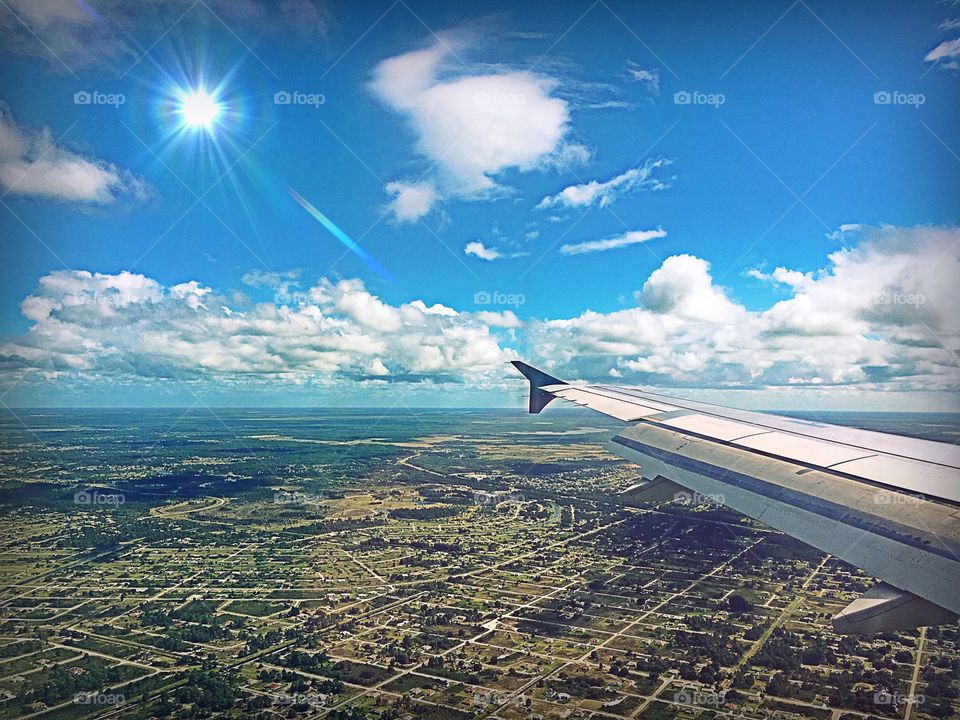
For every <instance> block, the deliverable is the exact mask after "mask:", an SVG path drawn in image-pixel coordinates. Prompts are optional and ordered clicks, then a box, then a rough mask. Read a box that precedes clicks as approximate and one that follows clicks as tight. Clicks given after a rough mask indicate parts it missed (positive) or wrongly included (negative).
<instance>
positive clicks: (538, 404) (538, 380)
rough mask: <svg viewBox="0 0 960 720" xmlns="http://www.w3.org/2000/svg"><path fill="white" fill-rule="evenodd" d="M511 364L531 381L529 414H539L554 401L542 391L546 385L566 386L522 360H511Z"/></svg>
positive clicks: (551, 396) (561, 381)
mask: <svg viewBox="0 0 960 720" xmlns="http://www.w3.org/2000/svg"><path fill="white" fill-rule="evenodd" d="M510 364H511V365H513V366H514V367H515V368H516V369H517V370H519V371H520V373H521V374H522V375H523V376H524V377H525V378H526V379H527V380H529V381H530V402H529V405H528V412H530V413H531V414H533V415H536V414H537V413H539V412H540V411H541V410H543V409H544V408H545V407H546V406H547V405H548V404H549V403H550V401H551V400H553V397H554V396H553V395H551V394H550V393H548V392H547V391H545V390H543V389H542V388H543V386H544V385H566V383H565V382H564V381H563V380H558V379H557V378H555V377H554V376H553V375H548V374H547V373H545V372H543V370H538V369H537V368H535V367H533V366H532V365H529V364H528V363H525V362H523V361H522V360H511V361H510Z"/></svg>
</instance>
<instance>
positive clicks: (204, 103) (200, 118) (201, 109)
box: [179, 90, 223, 130]
mask: <svg viewBox="0 0 960 720" xmlns="http://www.w3.org/2000/svg"><path fill="white" fill-rule="evenodd" d="M222 111H223V107H222V106H221V105H220V103H219V102H217V99H216V98H215V97H214V96H213V95H211V94H210V93H208V92H206V91H204V90H194V91H192V92H185V93H183V94H182V95H181V96H180V110H179V112H180V115H181V116H182V117H183V124H184V125H186V126H187V127H189V128H197V129H200V128H202V129H204V130H209V129H210V128H212V127H213V125H214V124H215V123H216V122H217V118H218V117H219V116H220V113H221V112H222Z"/></svg>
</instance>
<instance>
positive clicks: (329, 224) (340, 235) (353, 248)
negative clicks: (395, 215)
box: [287, 188, 395, 283]
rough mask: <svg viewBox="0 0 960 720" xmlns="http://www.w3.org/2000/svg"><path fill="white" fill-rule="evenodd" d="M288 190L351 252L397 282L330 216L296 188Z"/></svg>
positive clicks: (389, 280)
mask: <svg viewBox="0 0 960 720" xmlns="http://www.w3.org/2000/svg"><path fill="white" fill-rule="evenodd" d="M287 192H289V193H290V196H291V197H292V198H293V199H294V200H296V201H297V202H298V203H299V204H300V206H301V207H302V208H303V209H304V210H306V211H307V212H308V213H310V215H312V216H313V218H314V219H315V220H317V221H318V222H319V223H320V224H321V225H323V226H324V227H325V228H326V229H327V230H329V231H330V233H331V234H332V235H333V236H334V237H335V238H337V240H339V241H340V242H342V243H343V244H344V245H345V246H346V248H347V249H348V250H349V251H350V252H352V253H353V254H354V255H356V256H357V257H358V258H360V259H361V260H363V261H364V262H365V263H366V264H367V266H368V267H370V269H371V270H373V271H374V272H376V273H377V274H378V275H379V276H380V277H382V278H383V279H384V280H386V281H388V282H390V283H394V282H395V280H394V279H393V278H392V277H391V276H390V273H388V272H387V271H386V270H385V269H384V268H383V267H382V266H381V265H380V263H378V262H377V261H376V260H374V259H373V258H372V257H370V255H369V254H368V253H367V251H366V250H364V249H363V248H362V247H360V246H359V245H357V243H355V242H354V241H353V240H352V239H351V238H350V236H349V235H347V234H346V233H345V232H344V231H343V230H341V229H340V228H339V227H337V225H336V224H335V223H334V222H333V221H332V220H331V219H330V218H328V217H327V216H326V215H324V214H323V213H322V212H320V211H319V210H317V208H315V207H314V206H313V205H311V204H310V201H309V200H307V199H306V198H304V197H303V196H302V195H300V193H298V192H297V191H296V190H292V189H290V188H287Z"/></svg>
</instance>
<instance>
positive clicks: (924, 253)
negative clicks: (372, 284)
mask: <svg viewBox="0 0 960 720" xmlns="http://www.w3.org/2000/svg"><path fill="white" fill-rule="evenodd" d="M858 240H859V241H858V242H857V243H856V244H854V245H852V246H850V247H847V248H843V249H840V250H837V251H835V252H833V253H832V254H831V255H830V256H829V258H828V262H827V263H826V264H825V265H824V266H823V267H821V268H817V269H814V270H798V269H791V268H777V269H775V270H774V271H773V272H772V273H769V274H767V273H759V272H758V273H754V277H758V280H757V282H777V283H779V284H781V285H782V287H783V288H784V289H785V290H786V291H787V292H788V293H789V296H788V297H786V298H785V299H783V300H780V301H778V302H775V303H773V304H771V305H770V306H769V307H767V308H765V309H761V310H752V309H748V308H747V307H746V306H744V305H743V304H742V303H741V302H738V301H737V300H736V299H735V298H733V297H731V296H730V293H729V292H728V291H727V290H726V289H725V288H723V287H722V286H720V285H718V284H717V282H716V280H715V278H714V276H713V270H712V268H711V267H710V264H709V263H708V262H707V261H706V260H704V259H702V258H698V257H695V256H693V255H689V254H678V255H674V256H672V257H669V258H667V259H666V260H665V261H664V262H663V263H662V265H661V266H660V267H659V268H657V269H656V270H655V271H654V272H652V273H651V274H650V275H649V276H648V277H647V278H646V279H642V280H641V281H638V285H639V287H638V288H637V290H636V292H635V305H633V306H631V307H627V308H624V309H622V310H617V311H613V312H606V313H602V312H594V311H589V310H588V311H585V312H583V313H581V314H580V315H577V316H575V317H569V318H559V319H549V318H548V319H538V318H528V319H526V320H521V319H520V318H518V317H517V316H516V314H515V313H514V312H512V311H506V312H491V310H490V308H489V307H488V306H484V307H482V308H481V307H478V308H476V309H457V308H454V307H449V306H446V305H442V304H437V303H432V304H431V303H428V302H426V301H424V300H420V299H416V300H411V301H409V302H404V303H401V304H399V305H392V304H390V303H387V302H385V301H384V300H383V299H381V298H378V297H376V296H375V295H373V294H372V293H370V292H369V291H368V290H367V289H366V288H365V287H364V285H363V283H361V282H360V281H358V280H339V281H333V280H329V279H321V280H320V281H319V282H317V283H316V284H314V285H313V286H312V287H309V288H307V289H306V290H305V291H304V292H303V293H300V294H298V295H297V297H298V301H297V303H287V302H281V301H276V300H275V301H273V302H259V303H257V302H253V301H251V300H250V299H249V298H246V297H245V296H243V295H242V294H239V293H229V294H220V293H217V292H215V291H214V290H212V289H211V288H208V287H206V286H204V285H203V284H202V283H200V282H198V281H196V280H188V281H185V282H182V283H177V284H174V285H170V286H164V285H162V284H161V283H159V282H158V281H157V280H155V279H152V278H149V277H145V276H143V275H139V274H135V273H129V272H121V273H117V274H101V273H91V272H87V271H79V270H70V271H67V270H63V271H56V272H52V273H49V274H48V275H45V276H43V277H42V278H41V279H40V282H39V284H38V286H37V288H36V290H35V291H34V292H33V293H31V294H30V295H29V296H28V297H27V298H26V299H24V301H23V303H22V305H21V310H22V313H23V315H24V316H25V317H26V318H27V319H28V320H29V321H30V323H31V325H30V328H29V330H28V331H27V332H25V333H23V334H22V335H20V336H17V337H13V338H9V339H7V341H6V342H4V343H3V344H2V346H0V363H2V364H0V382H2V384H3V385H4V386H10V385H13V384H15V383H20V382H23V383H24V384H25V385H27V386H29V384H30V383H31V382H39V383H44V384H45V385H46V386H50V385H53V386H54V387H55V386H56V384H57V383H59V382H68V381H71V380H77V379H83V380H87V381H90V382H96V381H109V380H110V379H115V378H128V379H129V378H133V379H137V380H139V381H150V382H174V383H176V382H182V381H187V380H189V381H208V382H220V383H222V382H225V381H229V382H231V383H236V384H238V385H243V384H256V383H258V382H261V383H262V382H265V381H269V383H270V384H271V385H273V386H275V385H277V384H292V385H296V384H305V383H327V384H333V385H336V387H338V388H339V389H340V391H341V392H347V393H349V392H350V390H349V388H350V387H352V386H353V385H354V384H357V383H360V384H363V385H364V386H365V387H366V386H368V385H369V384H371V383H373V384H398V383H399V384H402V385H404V386H406V387H409V388H411V389H412V390H413V391H416V389H417V388H437V387H438V386H449V385H460V386H462V385H463V384H464V383H470V386H471V387H476V386H481V385H482V386H484V387H487V388H492V390H493V391H495V392H496V393H497V397H501V396H502V398H503V400H502V402H503V403H506V402H509V401H510V400H511V399H512V398H513V397H514V395H512V394H511V389H513V390H515V389H516V388H517V387H518V386H517V385H516V383H514V382H513V380H514V376H513V375H512V374H511V372H510V371H509V369H507V368H505V366H504V365H503V363H504V362H505V361H507V360H509V359H511V358H515V357H518V356H519V355H521V349H523V356H524V358H525V359H527V360H529V361H531V362H534V363H539V364H541V365H542V366H543V367H544V368H545V369H547V370H548V371H550V372H552V373H553V374H556V375H557V376H559V377H563V378H566V379H569V380H577V379H584V380H589V381H594V382H597V381H600V382H604V381H607V382H609V378H610V376H611V375H612V376H613V377H617V378H618V382H623V383H626V384H639V385H647V386H655V387H661V388H670V387H673V388H696V389H697V391H696V392H697V393H698V394H700V396H701V397H703V393H704V392H705V389H721V390H723V389H748V390H753V391H758V392H762V393H765V395H763V397H765V398H766V399H767V400H769V398H771V397H774V396H779V397H787V398H793V399H794V400H796V399H797V398H801V397H804V395H803V394H802V393H810V392H815V393H817V397H819V398H825V399H826V402H827V404H831V403H832V404H833V406H834V407H836V406H837V404H838V403H841V404H842V403H846V402H850V401H851V399H853V398H856V397H859V398H861V399H862V398H864V397H876V396H875V395H871V393H894V394H896V393H916V394H921V395H923V397H926V398H937V402H938V407H940V408H944V407H948V408H953V409H958V410H960V407H957V400H956V398H957V392H958V391H960V359H958V357H957V353H956V351H957V348H960V316H958V314H957V313H956V311H955V308H956V303H955V296H956V288H957V287H958V286H960V257H958V253H960V228H935V227H916V228H894V227H881V228H865V229H863V230H861V231H860V234H859V235H858ZM271 277H272V276H271ZM253 279H255V278H251V280H253ZM256 279H257V281H258V282H261V283H262V282H267V281H268V280H270V279H271V278H266V279H264V278H259V277H258V278H256ZM286 279H287V277H286V276H284V277H278V278H277V281H278V282H283V281H285V280H286ZM528 348H529V350H528ZM357 387H360V385H357ZM368 392H369V391H368ZM448 397H450V396H448ZM736 397H737V396H732V397H731V396H727V398H726V399H727V401H735V398H736ZM898 397H900V396H899V395H898ZM904 397H906V396H904ZM787 404H788V406H789V402H788V403H787ZM796 404H797V403H796V402H794V403H793V406H796ZM821 406H822V405H821Z"/></svg>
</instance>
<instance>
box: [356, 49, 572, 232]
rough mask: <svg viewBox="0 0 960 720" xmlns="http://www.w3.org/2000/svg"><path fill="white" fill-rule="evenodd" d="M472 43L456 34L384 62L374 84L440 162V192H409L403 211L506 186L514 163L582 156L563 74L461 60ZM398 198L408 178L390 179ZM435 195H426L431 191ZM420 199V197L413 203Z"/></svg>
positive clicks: (421, 150) (424, 152)
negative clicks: (562, 88)
mask: <svg viewBox="0 0 960 720" xmlns="http://www.w3.org/2000/svg"><path fill="white" fill-rule="evenodd" d="M454 47H455V48H456V52H458V53H461V52H466V51H467V50H469V49H470V48H469V46H468V44H467V43H464V42H461V41H459V40H458V39H456V38H454V37H453V36H448V37H445V38H443V39H441V40H438V41H436V42H435V43H434V44H432V45H431V46H429V47H427V48H425V49H423V50H415V51H412V52H407V53H403V54H401V55H397V56H394V57H391V58H388V59H386V60H384V61H382V62H381V63H380V64H379V65H377V66H376V68H375V69H374V72H373V79H372V81H371V83H370V89H371V91H372V92H373V94H374V95H375V96H376V97H377V98H378V99H379V100H381V101H382V102H383V103H384V104H386V105H387V106H388V107H389V108H391V109H392V110H394V111H395V112H397V113H400V114H401V115H403V116H404V117H405V118H406V120H407V122H408V123H409V125H410V127H411V128H412V130H413V132H414V134H415V136H416V148H415V149H416V151H417V153H418V154H420V155H421V156H423V157H424V158H426V159H427V160H428V161H429V162H431V163H433V164H434V165H435V169H434V171H433V177H431V178H430V181H429V184H430V186H431V187H432V188H433V189H434V192H435V195H427V196H423V195H422V196H420V197H419V198H414V197H411V198H410V200H411V205H412V206H413V207H411V208H410V209H409V211H408V212H407V213H406V217H403V216H402V215H401V213H400V212H398V213H396V215H397V219H407V220H409V219H413V218H414V216H416V218H419V217H420V216H422V215H423V212H419V214H418V211H429V209H430V208H431V207H432V206H433V205H434V203H435V201H436V200H437V199H438V198H447V197H459V198H468V199H469V198H477V197H483V196H486V195H489V194H490V193H491V192H494V191H497V190H499V189H502V188H501V186H500V184H499V182H498V176H499V175H500V174H501V173H503V172H504V171H506V170H508V169H516V170H520V171H529V170H533V169H535V168H542V167H545V166H548V165H550V164H551V163H554V164H555V163H558V162H576V161H581V160H582V159H583V158H584V157H585V156H586V154H587V153H586V150H585V148H583V147H582V146H580V145H577V144H576V143H573V142H571V141H570V140H569V137H568V135H569V131H570V110H569V107H568V105H567V102H566V101H565V100H563V99H561V98H559V97H556V96H555V95H553V91H554V89H555V88H556V86H557V81H556V80H555V79H553V78H551V77H548V76H545V75H541V74H536V73H533V72H531V71H528V70H509V69H494V70H491V69H490V68H489V67H488V66H483V65H477V66H466V67H464V66H463V65H461V63H460V61H459V60H457V59H456V58H455V57H454V55H453V53H454V52H455V51H454V50H453V48H454ZM391 185H392V186H393V189H390V187H389V186H388V191H389V192H391V193H392V194H394V195H395V196H396V197H395V198H394V202H396V199H397V197H400V195H401V194H402V193H403V191H404V190H407V189H409V187H410V186H409V185H408V184H406V183H402V182H398V183H391ZM427 197H428V198H429V200H430V201H429V202H426V199H425V198H427ZM414 199H418V200H419V202H414Z"/></svg>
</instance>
